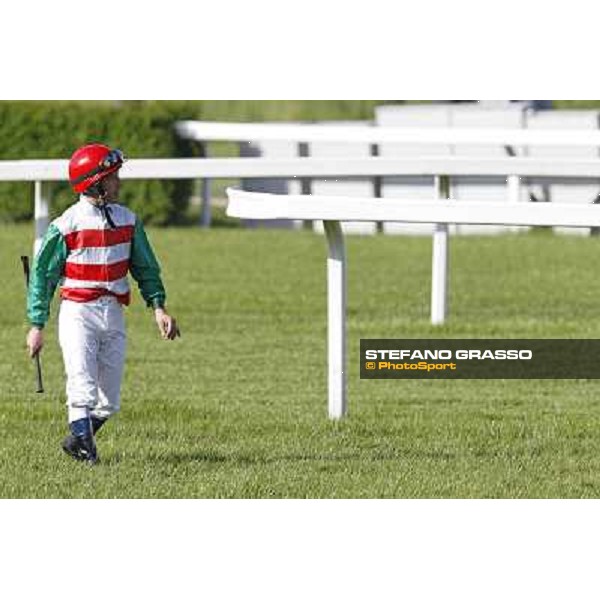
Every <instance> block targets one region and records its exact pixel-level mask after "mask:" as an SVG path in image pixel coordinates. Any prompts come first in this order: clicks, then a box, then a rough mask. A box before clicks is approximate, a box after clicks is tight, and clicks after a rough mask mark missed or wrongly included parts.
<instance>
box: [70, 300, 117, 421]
mask: <svg viewBox="0 0 600 600" xmlns="http://www.w3.org/2000/svg"><path fill="white" fill-rule="evenodd" d="M58 339H59V342H60V347H61V349H62V354H63V360H64V363H65V372H66V374H67V407H68V410H69V422H72V421H76V420H78V419H82V418H85V417H86V416H87V415H94V416H96V417H99V418H101V419H106V418H108V417H110V416H111V415H112V414H114V413H116V412H117V411H118V410H119V408H120V400H121V379H122V377H123V366H124V363H125V345H126V344H125V342H126V337H125V320H124V318H123V306H122V305H121V304H119V302H118V301H117V300H116V298H114V297H113V296H101V297H100V298H98V299H97V300H93V301H91V302H73V301H71V300H62V301H61V303H60V309H59V315H58Z"/></svg>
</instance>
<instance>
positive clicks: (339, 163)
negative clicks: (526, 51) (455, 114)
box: [0, 156, 600, 181]
mask: <svg viewBox="0 0 600 600" xmlns="http://www.w3.org/2000/svg"><path fill="white" fill-rule="evenodd" d="M395 175H450V176H452V175H481V176H485V175H498V176H508V175H516V176H519V177H549V178H553V177H557V178H564V177H573V178H593V179H600V159H594V160H573V159H571V160H556V159H537V158H510V157H508V158H500V159H498V158H487V159H486V158H479V157H476V156H473V157H464V158H462V157H461V158H459V157H443V156H440V157H435V156H434V157H422V158H419V157H415V158H383V157H373V158H337V159H332V158H323V159H321V158H319V159H317V158H290V159H281V160H280V159H270V158H154V159H150V158H149V159H134V160H130V161H128V162H127V163H125V165H124V166H123V169H122V170H121V176H122V177H123V178H124V179H204V178H206V179H211V178H241V177H243V178H251V177H336V176H337V177H361V176H362V177H369V176H371V177H374V176H395ZM67 179H68V161H66V160H4V161H0V181H66V180H67Z"/></svg>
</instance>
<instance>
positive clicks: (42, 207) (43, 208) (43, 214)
mask: <svg viewBox="0 0 600 600" xmlns="http://www.w3.org/2000/svg"><path fill="white" fill-rule="evenodd" d="M33 189H34V208H33V219H34V223H35V241H34V243H33V256H34V257H35V256H37V253H38V250H39V249H40V246H41V245H42V238H43V237H44V234H45V233H46V229H48V223H49V214H50V201H49V200H48V198H47V197H45V196H44V186H43V183H42V182H41V181H36V182H35V183H34V188H33Z"/></svg>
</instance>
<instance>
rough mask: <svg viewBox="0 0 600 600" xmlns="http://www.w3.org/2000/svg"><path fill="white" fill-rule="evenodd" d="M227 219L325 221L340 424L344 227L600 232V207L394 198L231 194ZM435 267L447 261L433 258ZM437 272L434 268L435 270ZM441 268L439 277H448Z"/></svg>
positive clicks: (331, 407)
mask: <svg viewBox="0 0 600 600" xmlns="http://www.w3.org/2000/svg"><path fill="white" fill-rule="evenodd" d="M227 195H228V197H229V204H228V207H227V214H228V215H230V216H232V217H240V218H247V219H294V220H295V219H308V220H322V221H323V222H324V226H325V227H324V228H325V233H326V236H327V243H328V248H329V255H328V258H327V279H328V284H327V319H328V412H329V417H330V418H331V419H341V418H342V417H344V416H345V415H346V413H347V410H348V401H347V376H346V253H345V248H344V236H343V234H342V229H341V226H340V222H341V221H373V220H382V221H403V222H409V223H436V224H438V225H444V226H448V225H450V224H473V225H529V226H561V225H563V226H568V227H598V226H600V206H598V205H577V206H574V205H565V204H552V203H519V204H511V203H507V202H502V203H499V202H498V203H492V202H469V201H454V200H432V201H422V200H419V201H402V202H398V201H394V200H393V199H390V198H355V197H329V196H301V195H297V196H292V195H276V194H261V193H252V192H243V191H240V190H237V189H233V188H228V190H227ZM433 261H434V263H435V261H447V257H446V256H445V255H444V254H443V253H442V252H434V255H433ZM434 267H435V264H434ZM445 269H446V265H442V266H441V267H440V268H439V271H440V272H442V271H445Z"/></svg>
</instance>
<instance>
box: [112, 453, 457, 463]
mask: <svg viewBox="0 0 600 600" xmlns="http://www.w3.org/2000/svg"><path fill="white" fill-rule="evenodd" d="M456 458H458V455H457V454H455V453H452V452H447V451H443V450H440V451H435V450H434V451H425V452H418V451H415V450H395V451H384V452H381V451H380V452H340V453H339V454H319V453H314V454H312V453H308V452H301V453H290V454H280V455H277V454H274V455H269V456H261V455H251V454H244V453H231V454H220V453H218V452H210V451H205V452H203V451H185V452H177V451H174V452H165V453H163V454H155V455H151V456H148V457H146V458H145V460H150V461H154V462H156V463H161V464H169V465H174V466H178V465H186V464H191V463H201V462H203V463H209V464H210V463H221V464H224V463H228V464H229V465H231V466H257V465H265V466H266V465H273V464H282V463H315V464H317V463H321V464H323V463H343V462H347V461H367V462H378V461H382V462H383V461H394V460H406V459H421V460H439V461H443V462H449V461H452V460H455V459H456ZM122 460H127V457H124V458H123V457H121V456H119V455H115V456H113V457H110V459H108V460H106V461H104V464H116V463H118V462H121V461H122Z"/></svg>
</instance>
